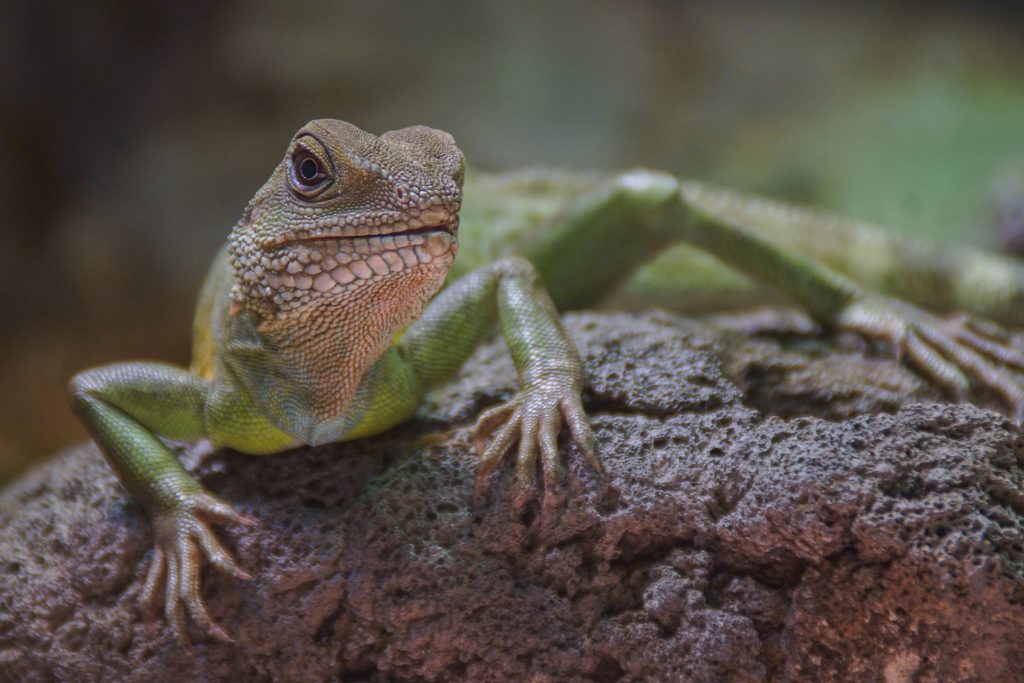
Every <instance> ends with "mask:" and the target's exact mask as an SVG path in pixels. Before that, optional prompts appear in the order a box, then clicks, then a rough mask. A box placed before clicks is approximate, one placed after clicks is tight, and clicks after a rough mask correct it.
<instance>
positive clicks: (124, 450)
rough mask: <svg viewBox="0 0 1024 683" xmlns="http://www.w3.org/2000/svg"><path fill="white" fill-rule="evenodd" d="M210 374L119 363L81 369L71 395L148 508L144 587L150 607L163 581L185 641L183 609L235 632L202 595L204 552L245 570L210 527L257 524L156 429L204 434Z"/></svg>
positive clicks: (216, 630) (231, 569)
mask: <svg viewBox="0 0 1024 683" xmlns="http://www.w3.org/2000/svg"><path fill="white" fill-rule="evenodd" d="M208 394H209V384H208V382H206V381H205V380H203V379H201V378H199V377H197V376H196V375H193V374H191V373H189V372H187V371H185V370H182V369H179V368H175V367H172V366H169V365H163V364H160V363H122V364H118V365H109V366H105V367H101V368H95V369H92V370H87V371H85V372H81V373H79V374H77V375H75V377H74V378H73V379H72V380H71V383H70V386H69V395H70V398H71V403H72V406H73V408H74V409H75V412H76V413H77V414H78V415H79V416H80V417H81V419H82V421H83V422H84V423H85V425H86V427H87V428H88V429H89V431H90V432H91V433H92V436H93V438H95V439H96V442H97V443H98V444H99V446H100V448H101V450H102V451H103V454H104V455H105V456H106V458H107V460H108V461H109V462H110V464H111V466H112V467H113V468H114V471H115V472H116V473H117V475H118V478H119V479H120V480H121V483H122V484H123V485H124V487H125V488H126V489H128V492H129V493H131V494H132V495H133V496H134V497H135V499H136V500H138V501H139V502H140V503H142V505H143V506H144V507H145V508H146V511H147V512H148V513H149V517H150V520H151V521H152V523H153V534H154V537H155V546H156V547H155V550H154V553H153V559H152V561H151V563H150V567H149V572H148V574H147V576H146V582H145V586H144V588H143V591H142V604H143V605H146V606H149V605H152V603H153V602H154V601H155V599H156V597H157V596H158V594H159V591H160V588H161V585H162V586H163V587H164V610H165V613H166V616H167V620H168V623H169V624H170V625H171V627H172V628H173V630H174V632H175V635H176V636H177V637H178V639H179V640H180V641H183V642H184V641H187V635H186V631H185V620H184V610H186V609H187V611H188V613H189V615H190V616H191V617H192V619H193V620H195V622H196V623H197V624H198V625H199V626H200V627H201V628H202V629H203V630H204V631H206V633H208V634H209V635H210V636H212V637H214V638H217V639H219V640H222V641H226V642H230V641H231V638H230V637H229V636H228V635H227V633H225V632H224V630H223V629H222V628H221V627H219V626H218V625H217V624H215V623H214V622H213V620H212V619H211V618H210V616H209V614H208V613H207V611H206V608H205V606H204V605H203V602H202V599H201V597H200V594H199V572H200V567H201V560H202V558H203V557H204V556H205V557H206V558H207V559H209V561H210V562H211V563H212V564H213V565H214V566H216V567H218V568H219V569H221V570H222V571H225V572H227V573H230V574H233V575H235V576H237V577H239V578H242V579H248V578H249V575H248V574H246V573H245V572H244V571H242V570H241V569H240V568H239V567H238V565H237V564H236V563H235V561H234V560H233V559H232V557H231V555H230V554H229V553H228V552H227V551H226V550H225V549H224V547H223V546H222V545H221V544H220V542H219V541H218V540H217V538H216V536H214V534H213V532H212V531H211V530H210V527H209V522H211V521H213V522H235V523H242V524H252V523H254V522H253V520H250V519H249V518H246V517H244V516H242V515H239V514H238V513H237V512H235V511H234V510H233V509H232V508H231V507H230V506H229V505H227V504H226V503H224V502H223V501H221V500H219V499H217V498H215V497H214V496H212V495H211V494H209V493H208V492H206V491H205V490H204V489H203V488H202V486H200V485H199V483H198V482H197V481H196V480H195V479H194V478H192V476H191V475H190V474H189V473H188V472H186V471H185V468H184V467H183V466H182V464H181V462H179V461H178V458H177V457H175V455H174V453H173V452H172V451H171V450H170V449H169V448H168V447H167V446H166V445H164V443H163V442H162V441H160V439H159V438H157V436H156V435H157V434H161V435H163V436H165V437H167V438H172V439H198V438H201V437H202V436H204V434H205V426H204V406H205V402H206V398H207V395H208Z"/></svg>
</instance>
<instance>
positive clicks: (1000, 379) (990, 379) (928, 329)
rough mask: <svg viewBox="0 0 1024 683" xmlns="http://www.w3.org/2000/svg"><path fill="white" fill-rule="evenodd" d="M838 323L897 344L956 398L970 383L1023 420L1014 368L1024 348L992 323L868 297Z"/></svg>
mask: <svg viewBox="0 0 1024 683" xmlns="http://www.w3.org/2000/svg"><path fill="white" fill-rule="evenodd" d="M838 322H839V326H840V327H842V328H844V329H847V330H850V331H853V332H856V333H858V334H860V335H862V336H865V337H868V338H871V339H881V340H883V341H886V342H889V343H890V344H892V345H894V348H895V349H896V352H897V353H898V354H899V356H900V357H901V358H904V357H905V358H906V359H907V360H908V361H909V362H910V363H911V364H913V365H914V366H916V367H917V368H918V369H919V370H921V371H922V372H923V373H924V374H925V376H926V377H927V378H928V379H929V380H931V381H932V382H934V383H936V384H938V385H939V386H941V387H943V388H944V389H945V390H946V391H947V392H949V393H950V394H951V395H952V396H953V397H955V398H956V399H957V400H964V399H965V398H966V396H967V394H968V393H969V391H970V389H971V386H972V385H973V386H980V387H983V388H985V389H987V390H989V391H991V392H993V393H994V394H996V395H997V396H999V397H1000V398H1001V399H1002V402H1003V403H1004V405H1005V406H1006V408H1007V412H1008V414H1009V416H1010V417H1011V418H1012V419H1013V420H1015V421H1016V422H1017V423H1018V424H1020V423H1021V422H1022V421H1024V386H1022V384H1021V380H1020V378H1019V377H1018V376H1015V374H1014V373H1013V372H1012V371H1014V370H1016V371H1022V370H1024V352H1022V351H1020V350H1019V349H1016V348H1014V347H1013V346H1012V345H1011V343H1010V340H1009V338H1008V337H1006V336H1005V335H1002V334H999V333H998V332H997V331H996V330H995V329H994V328H993V327H992V326H991V324H989V323H982V322H979V321H975V320H973V319H971V318H968V317H966V316H963V315H958V316H955V317H952V318H949V319H945V320H943V319H940V318H938V317H936V316H933V315H931V314H929V313H926V312H925V311H922V310H920V309H918V308H915V307H914V306H911V305H910V304H907V303H904V302H901V301H896V300H892V299H885V298H882V297H870V298H866V299H861V300H859V301H856V302H854V303H853V304H850V305H849V306H848V307H847V308H846V310H845V311H843V313H842V314H841V315H840V317H839V319H838Z"/></svg>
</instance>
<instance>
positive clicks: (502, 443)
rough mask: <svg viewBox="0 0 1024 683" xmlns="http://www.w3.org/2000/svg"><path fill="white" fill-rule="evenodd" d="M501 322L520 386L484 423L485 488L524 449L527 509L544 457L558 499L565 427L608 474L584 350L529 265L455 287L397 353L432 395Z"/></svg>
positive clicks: (508, 262) (509, 264)
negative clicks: (587, 395)
mask: <svg viewBox="0 0 1024 683" xmlns="http://www.w3.org/2000/svg"><path fill="white" fill-rule="evenodd" d="M495 321H497V322H498V324H499V326H500V328H501V331H502V334H503V335H504V337H505V340H506V342H507V343H508V347H509V351H510V353H511V355H512V360H513V362H514V363H515V366H516V369H517V370H518V372H519V380H520V385H519V391H518V392H517V394H516V395H515V397H513V398H512V400H511V401H509V402H508V403H506V404H505V405H502V406H498V407H496V408H492V409H490V410H488V411H486V412H484V413H483V414H482V415H481V416H480V418H479V421H478V423H477V432H476V433H477V437H476V445H477V450H478V452H479V453H480V455H481V462H480V467H479V474H478V479H477V481H478V486H479V485H480V484H481V482H482V481H483V479H484V478H485V477H486V476H487V475H488V474H489V473H490V472H492V471H494V469H495V468H497V466H498V465H499V464H500V462H501V460H502V458H503V457H504V455H505V453H506V452H508V451H509V449H511V448H512V447H513V446H516V445H517V444H518V448H517V467H516V470H517V474H518V477H517V478H518V488H519V491H518V493H517V495H516V502H517V504H518V505H519V506H522V505H523V504H524V503H525V502H526V501H528V500H529V499H530V497H531V496H532V495H533V492H534V491H535V481H534V476H535V470H536V466H537V462H538V458H539V461H540V464H541V470H542V472H543V482H544V486H545V490H546V493H547V497H546V500H550V495H551V494H552V492H553V490H554V486H555V483H556V482H557V481H558V479H559V477H560V476H561V474H562V470H563V466H562V462H561V459H560V458H559V454H558V445H557V437H558V433H559V431H560V430H561V427H562V425H563V424H566V425H568V427H569V430H570V431H571V433H572V435H573V438H574V440H575V441H576V443H577V444H578V445H579V447H580V449H581V450H582V451H583V453H584V455H585V457H586V458H587V459H588V460H589V462H590V464H591V465H592V466H593V467H594V468H595V469H600V463H599V461H598V459H597V457H596V456H595V455H594V436H593V432H592V431H591V428H590V423H589V421H588V420H587V417H586V414H585V412H584V410H583V404H582V401H581V398H580V395H581V392H582V390H583V366H582V363H581V362H580V357H579V353H578V352H577V350H576V347H575V345H574V344H573V343H572V340H571V339H570V338H569V336H568V334H566V332H565V330H564V328H563V327H562V323H561V320H560V318H559V316H558V312H557V311H556V310H555V306H554V304H553V303H552V302H551V298H550V297H549V296H548V294H547V292H546V291H545V289H544V287H543V285H542V284H541V281H540V277H539V276H538V274H537V271H536V269H535V268H534V267H533V266H532V265H531V264H530V263H529V262H528V261H526V260H525V259H523V258H519V257H505V258H502V259H499V260H498V261H495V262H494V263H493V264H491V265H489V266H485V267H483V268H481V269H479V270H477V271H474V272H473V273H470V274H469V275H467V276H465V277H463V278H462V279H460V280H458V281H457V282H455V283H454V284H453V285H452V286H450V287H448V288H447V289H445V290H444V291H443V292H442V293H441V294H440V295H439V296H438V297H437V298H436V299H435V300H434V301H432V302H431V304H430V305H429V306H428V307H427V309H426V311H424V314H423V316H422V317H421V318H420V319H419V320H418V321H417V322H416V323H414V324H413V325H412V326H410V328H409V329H408V330H407V331H406V333H405V334H404V335H403V337H402V339H401V340H400V342H399V344H398V349H397V350H398V353H399V354H400V355H401V357H402V358H404V359H405V362H406V363H408V364H409V366H411V368H412V370H413V374H414V375H415V377H416V378H417V382H418V384H419V385H420V387H422V388H423V389H424V390H425V389H426V388H429V387H432V386H436V385H437V384H440V383H441V382H443V381H444V380H446V379H447V378H449V377H450V376H451V375H453V374H454V373H455V371H456V370H458V368H459V367H461V366H462V364H463V363H464V362H465V360H466V359H467V358H468V357H469V355H470V354H471V353H472V351H473V350H474V349H475V348H476V347H477V346H478V345H479V343H480V341H481V340H482V339H483V337H484V336H485V335H486V334H487V333H488V332H489V330H490V329H491V328H492V327H493V325H494V323H495Z"/></svg>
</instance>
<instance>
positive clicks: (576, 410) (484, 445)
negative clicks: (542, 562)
mask: <svg viewBox="0 0 1024 683" xmlns="http://www.w3.org/2000/svg"><path fill="white" fill-rule="evenodd" d="M549 379H550V381H546V382H542V383H540V384H538V385H535V386H533V387H529V388H526V389H524V390H523V391H521V392H520V393H519V394H518V395H517V396H516V397H515V398H513V399H512V400H511V401H509V402H508V403H505V404H503V405H500V406H496V407H494V408H490V409H489V410H487V411H485V412H484V413H483V414H481V415H480V418H479V420H478V421H477V426H476V435H475V438H474V442H475V446H476V450H477V453H478V455H479V456H480V465H479V469H478V470H477V478H476V491H477V493H478V494H479V493H480V491H481V490H482V489H483V487H484V484H485V480H486V478H487V477H488V475H490V474H491V473H492V472H494V470H496V469H497V468H498V466H499V465H500V464H501V461H502V460H503V459H504V457H505V454H506V453H507V452H508V451H509V450H510V449H511V448H512V447H513V446H516V445H517V444H518V449H517V455H516V493H515V501H514V502H515V507H516V508H517V509H519V510H521V509H523V508H524V507H525V506H526V505H527V504H528V503H529V502H530V501H531V500H533V499H534V498H535V496H536V493H537V482H536V471H537V465H538V462H539V464H540V468H541V473H542V481H543V488H544V491H545V495H544V507H545V508H548V507H549V506H550V505H551V504H553V502H554V500H555V497H556V496H555V489H556V487H557V484H558V482H559V481H560V480H561V478H562V476H563V475H564V471H565V467H564V465H563V463H562V459H561V457H560V456H559V453H558V433H559V431H561V428H562V425H563V423H564V424H566V425H568V427H569V431H570V432H571V433H572V436H573V440H574V441H575V442H576V444H577V445H578V446H579V448H580V449H581V450H582V451H583V454H584V457H586V459H587V461H588V462H589V463H590V465H591V466H592V467H593V468H594V469H595V470H596V471H598V472H600V471H601V469H602V468H601V462H600V460H598V458H597V456H596V455H595V454H594V450H595V449H594V433H593V430H592V429H591V427H590V422H589V420H588V419H587V415H586V412H585V411H584V410H583V403H582V401H581V400H580V395H579V388H578V386H576V385H577V382H574V381H573V380H572V379H571V378H569V377H567V378H564V381H563V378H553V379H552V378H549Z"/></svg>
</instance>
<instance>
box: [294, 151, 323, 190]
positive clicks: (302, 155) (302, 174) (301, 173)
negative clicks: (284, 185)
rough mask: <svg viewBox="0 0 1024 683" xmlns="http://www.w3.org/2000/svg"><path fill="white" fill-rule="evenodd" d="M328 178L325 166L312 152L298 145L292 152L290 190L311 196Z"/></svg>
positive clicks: (320, 188) (321, 187)
mask: <svg viewBox="0 0 1024 683" xmlns="http://www.w3.org/2000/svg"><path fill="white" fill-rule="evenodd" d="M329 177H330V174H329V173H328V170H327V166H326V164H324V162H323V161H321V159H320V157H318V156H317V155H316V154H315V153H313V151H312V150H310V149H309V148H308V147H306V146H305V145H304V144H302V143H299V144H298V145H296V147H295V151H294V152H292V158H291V181H292V188H293V189H294V190H295V191H296V192H298V193H299V194H302V195H305V196H311V195H312V194H316V193H317V192H318V191H319V190H322V189H323V188H324V187H325V186H326V183H325V181H326V180H327V179H328V178H329Z"/></svg>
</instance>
